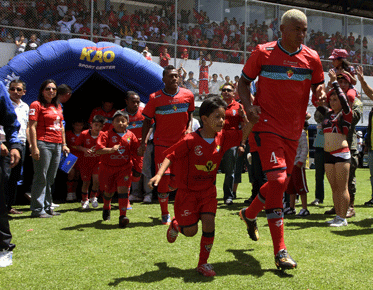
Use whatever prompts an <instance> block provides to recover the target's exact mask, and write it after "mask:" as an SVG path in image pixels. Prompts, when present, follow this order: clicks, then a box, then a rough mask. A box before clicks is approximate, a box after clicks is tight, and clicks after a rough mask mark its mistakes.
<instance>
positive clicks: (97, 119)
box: [92, 115, 106, 125]
mask: <svg viewBox="0 0 373 290" xmlns="http://www.w3.org/2000/svg"><path fill="white" fill-rule="evenodd" d="M105 121H106V119H105V117H104V116H101V115H94V116H93V118H92V123H101V124H102V125H104V124H105Z"/></svg>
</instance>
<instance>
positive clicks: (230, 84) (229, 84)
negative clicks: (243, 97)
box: [221, 83, 234, 90]
mask: <svg viewBox="0 0 373 290" xmlns="http://www.w3.org/2000/svg"><path fill="white" fill-rule="evenodd" d="M226 86H230V87H231V88H232V89H233V90H234V85H233V84H232V83H225V84H224V85H222V86H221V88H224V87H226Z"/></svg>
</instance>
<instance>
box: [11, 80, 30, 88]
mask: <svg viewBox="0 0 373 290" xmlns="http://www.w3.org/2000/svg"><path fill="white" fill-rule="evenodd" d="M11 84H21V85H22V87H23V90H26V83H25V82H24V81H21V80H20V79H18V80H12V81H11V82H10V83H9V87H10V85H11Z"/></svg>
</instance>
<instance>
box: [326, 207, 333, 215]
mask: <svg viewBox="0 0 373 290" xmlns="http://www.w3.org/2000/svg"><path fill="white" fill-rule="evenodd" d="M324 214H335V208H334V207H332V208H331V209H330V210H327V211H326V212H324Z"/></svg>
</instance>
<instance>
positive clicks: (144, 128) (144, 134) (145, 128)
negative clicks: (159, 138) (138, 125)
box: [137, 119, 152, 156]
mask: <svg viewBox="0 0 373 290" xmlns="http://www.w3.org/2000/svg"><path fill="white" fill-rule="evenodd" d="M151 127H152V121H151V120H149V119H145V120H144V122H143V124H142V131H141V135H142V138H141V144H140V147H139V149H138V150H137V154H138V155H139V156H144V153H145V150H146V140H147V136H148V133H149V130H150V128H151Z"/></svg>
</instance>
